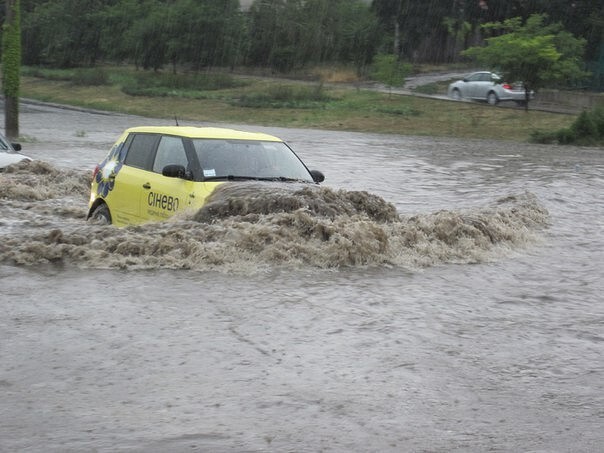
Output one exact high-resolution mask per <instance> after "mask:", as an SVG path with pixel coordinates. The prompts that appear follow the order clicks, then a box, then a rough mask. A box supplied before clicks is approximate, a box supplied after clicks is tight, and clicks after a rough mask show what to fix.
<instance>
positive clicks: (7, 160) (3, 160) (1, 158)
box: [0, 134, 32, 171]
mask: <svg viewBox="0 0 604 453" xmlns="http://www.w3.org/2000/svg"><path fill="white" fill-rule="evenodd" d="M19 151H21V145H20V144H19V143H11V142H10V141H9V140H8V139H7V138H6V137H5V136H4V135H1V134H0V171H2V170H3V169H4V168H6V167H8V166H9V165H13V164H16V163H19V162H22V161H31V160H32V159H31V157H27V156H26V155H24V154H21V153H20V152H19Z"/></svg>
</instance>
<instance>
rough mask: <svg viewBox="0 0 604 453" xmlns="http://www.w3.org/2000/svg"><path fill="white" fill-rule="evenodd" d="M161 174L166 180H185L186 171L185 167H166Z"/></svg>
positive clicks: (173, 165)
mask: <svg viewBox="0 0 604 453" xmlns="http://www.w3.org/2000/svg"><path fill="white" fill-rule="evenodd" d="M161 174H162V175H163V176H167V177H168V178H181V179H186V178H187V170H185V167H183V166H182V165H176V164H172V165H166V166H165V167H164V168H163V169H162V171H161Z"/></svg>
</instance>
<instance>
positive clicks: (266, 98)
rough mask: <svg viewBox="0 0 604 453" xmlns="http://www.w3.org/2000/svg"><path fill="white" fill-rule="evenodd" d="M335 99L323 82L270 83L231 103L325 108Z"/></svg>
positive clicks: (263, 106) (241, 105) (255, 105)
mask: <svg viewBox="0 0 604 453" xmlns="http://www.w3.org/2000/svg"><path fill="white" fill-rule="evenodd" d="M332 100H333V99H332V98H331V97H330V96H329V95H328V94H327V93H326V92H325V89H324V88H323V85H322V84H317V85H314V86H292V85H282V84H276V85H270V86H268V88H267V89H266V90H265V91H262V92H255V93H249V94H244V95H243V96H241V97H240V98H239V99H236V100H234V101H233V102H231V105H237V106H240V107H251V108H273V109H280V108H297V109H316V108H324V107H325V104H326V103H327V102H330V101H332Z"/></svg>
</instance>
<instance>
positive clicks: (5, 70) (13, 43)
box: [2, 0, 21, 140]
mask: <svg viewBox="0 0 604 453" xmlns="http://www.w3.org/2000/svg"><path fill="white" fill-rule="evenodd" d="M20 9H21V6H20V1H19V0H6V20H5V22H4V27H3V30H2V91H3V93H4V130H5V135H6V136H7V138H8V139H9V140H14V139H17V138H18V137H19V86H20V83H21V24H20V23H21V18H20Z"/></svg>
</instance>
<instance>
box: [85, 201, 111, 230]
mask: <svg viewBox="0 0 604 453" xmlns="http://www.w3.org/2000/svg"><path fill="white" fill-rule="evenodd" d="M88 221H89V222H92V223H96V224H98V225H111V213H110V212H109V207H108V206H107V205H106V204H105V203H101V204H100V205H98V206H97V207H96V208H95V210H94V211H92V214H91V215H90V218H89V219H88Z"/></svg>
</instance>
